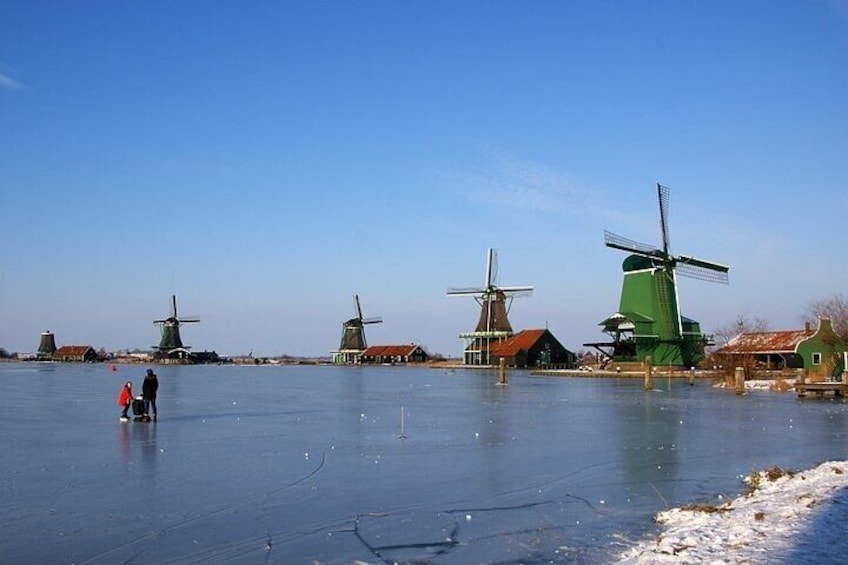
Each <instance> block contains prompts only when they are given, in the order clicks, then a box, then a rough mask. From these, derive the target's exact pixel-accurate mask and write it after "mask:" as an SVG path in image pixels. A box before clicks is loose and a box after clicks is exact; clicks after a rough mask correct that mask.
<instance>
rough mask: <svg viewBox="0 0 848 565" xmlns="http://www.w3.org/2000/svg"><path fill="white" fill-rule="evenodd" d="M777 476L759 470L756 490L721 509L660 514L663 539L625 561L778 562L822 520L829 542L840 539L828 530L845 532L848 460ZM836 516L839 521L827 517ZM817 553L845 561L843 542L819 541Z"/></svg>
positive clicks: (644, 545) (624, 557) (638, 549)
mask: <svg viewBox="0 0 848 565" xmlns="http://www.w3.org/2000/svg"><path fill="white" fill-rule="evenodd" d="M776 475H780V473H776V472H774V470H772V471H771V472H769V471H762V472H760V473H759V474H758V475H755V476H754V477H755V478H754V479H753V481H752V480H751V478H750V477H749V478H748V479H746V480H747V482H749V486H750V487H752V488H753V489H754V490H753V492H751V494H747V495H742V496H740V497H739V498H737V499H735V500H732V501H730V502H727V503H725V504H722V505H720V506H715V507H712V506H709V505H701V506H700V507H698V508H693V509H681V508H675V509H671V510H667V511H665V512H660V513H659V514H658V515H657V517H656V520H657V522H658V523H660V524H662V525H663V526H664V531H663V532H662V533H661V534H660V536H659V538H658V539H656V540H651V541H644V542H641V543H639V544H638V545H637V546H636V547H634V548H632V549H630V550H628V551H627V552H625V553H624V554H623V555H622V559H621V563H630V564H636V563H740V562H747V563H763V562H778V561H780V560H781V559H780V558H779V557H778V556H781V555H783V556H785V555H787V554H788V553H790V552H791V551H792V549H793V547H794V546H795V545H796V544H797V543H798V542H799V540H800V539H801V538H804V539H812V538H811V533H810V531H809V529H810V528H811V527H813V525H814V523H815V524H816V527H819V526H821V524H819V523H818V522H820V520H819V519H820V518H825V519H824V520H821V522H823V523H826V524H827V528H823V529H825V530H827V531H823V532H822V533H823V534H825V535H827V537H828V538H829V539H830V540H833V539H835V538H833V536H832V535H830V534H829V530H832V529H834V528H835V529H837V530H838V531H839V532H843V531H844V529H843V528H844V520H845V516H844V515H843V514H845V513H848V508H846V506H845V504H844V503H845V497H844V496H840V491H842V490H843V489H845V488H846V487H848V461H829V462H826V463H822V464H820V465H819V466H817V467H815V468H813V469H810V470H808V471H801V472H798V473H794V474H791V475H789V474H783V475H781V476H779V477H777V478H774V477H775V476H776ZM769 476H771V477H772V478H769ZM752 482H753V483H758V484H750V483H752ZM841 494H842V495H844V494H845V492H843V493H841ZM831 513H834V514H835V517H830V518H827V516H828V515H829V514H831ZM841 537H844V536H841ZM816 551H817V552H819V554H820V556H825V557H826V556H828V555H830V556H831V557H832V556H833V555H834V553H828V551H831V552H835V553H836V554H838V555H839V556H840V558H841V557H843V556H844V544H843V547H842V548H836V547H832V546H830V547H828V542H825V543H820V544H818V547H817V550H816ZM821 552H824V553H821ZM813 561H818V560H817V559H814V560H813Z"/></svg>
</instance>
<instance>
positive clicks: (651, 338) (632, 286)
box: [586, 184, 729, 367]
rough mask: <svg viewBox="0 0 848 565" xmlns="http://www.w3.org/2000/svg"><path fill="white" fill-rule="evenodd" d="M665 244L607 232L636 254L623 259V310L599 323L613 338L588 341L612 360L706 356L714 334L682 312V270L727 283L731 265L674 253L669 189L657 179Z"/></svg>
mask: <svg viewBox="0 0 848 565" xmlns="http://www.w3.org/2000/svg"><path fill="white" fill-rule="evenodd" d="M657 198H658V200H659V206H660V228H661V231H662V249H659V248H657V247H655V246H653V245H648V244H645V243H639V242H637V241H633V240H630V239H627V238H624V237H621V236H619V235H616V234H614V233H612V232H609V231H604V243H605V244H606V246H607V247H612V248H613V249H620V250H621V251H627V252H629V253H631V255H629V256H628V257H627V258H626V259H625V260H624V263H623V264H622V270H623V271H624V283H623V284H622V287H621V303H620V304H619V307H618V311H617V312H616V313H615V314H613V315H612V316H610V317H609V318H607V319H606V320H604V321H603V322H601V323H600V325H601V326H602V328H603V332H604V333H605V334H607V335H608V336H610V337H611V338H612V342H610V343H592V344H586V345H589V346H593V347H595V348H597V349H599V350H600V351H602V352H603V353H604V354H606V355H608V356H610V357H612V360H613V362H617V363H622V362H629V361H638V362H642V361H644V360H645V358H646V357H649V356H650V357H651V361H652V363H653V364H654V365H666V366H668V365H671V366H677V367H681V366H682V367H693V366H695V365H697V364H698V362H700V361H701V360H703V358H704V346H706V345H708V342H709V338H708V337H707V336H705V335H704V334H703V333H702V332H701V325H700V324H699V323H698V322H696V321H695V320H692V319H690V318H687V317H685V316H683V315H682V314H681V312H680V298H679V294H678V289H677V275H682V276H685V277H690V278H694V279H700V280H706V281H710V282H716V283H724V284H727V282H728V271H729V267H727V266H726V265H722V264H719V263H714V262H712V261H704V260H702V259H696V258H695V257H692V256H689V255H672V254H671V252H670V251H669V238H668V200H669V189H668V188H667V187H665V186H662V185H660V184H657Z"/></svg>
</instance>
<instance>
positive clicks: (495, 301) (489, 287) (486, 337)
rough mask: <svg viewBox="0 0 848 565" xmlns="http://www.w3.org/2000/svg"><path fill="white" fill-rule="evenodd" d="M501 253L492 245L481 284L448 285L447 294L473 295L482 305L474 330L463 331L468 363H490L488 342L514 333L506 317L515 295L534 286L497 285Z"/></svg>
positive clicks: (527, 292) (527, 294)
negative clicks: (449, 286)
mask: <svg viewBox="0 0 848 565" xmlns="http://www.w3.org/2000/svg"><path fill="white" fill-rule="evenodd" d="M497 277H498V254H497V251H496V250H495V249H492V248H489V251H488V254H487V256H486V279H485V282H484V284H483V286H482V287H465V288H449V289H448V291H447V295H448V296H473V297H474V300H476V301H477V304H479V305H480V318H479V320H478V321H477V327H476V328H475V329H474V331H473V332H467V333H462V334H460V335H459V337H460V338H462V339H464V340H465V341H466V346H465V364H466V365H488V364H489V345H490V344H491V342H492V341H493V340H494V341H500V340H503V339H506V338H507V337H509V336H511V335H513V333H514V332H513V331H512V326H511V325H510V323H509V319H508V318H507V316H508V314H509V311H510V309H511V307H512V300H513V298H515V297H516V296H529V295H530V294H532V292H533V287H532V286H498V285H497Z"/></svg>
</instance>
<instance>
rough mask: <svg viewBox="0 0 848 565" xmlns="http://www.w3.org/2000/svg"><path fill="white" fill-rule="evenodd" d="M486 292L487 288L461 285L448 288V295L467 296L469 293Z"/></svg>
mask: <svg viewBox="0 0 848 565" xmlns="http://www.w3.org/2000/svg"><path fill="white" fill-rule="evenodd" d="M484 292H486V289H485V288H477V287H459V288H448V291H447V295H448V296H467V295H469V294H483V293H484Z"/></svg>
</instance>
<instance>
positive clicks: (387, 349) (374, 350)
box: [362, 343, 418, 357]
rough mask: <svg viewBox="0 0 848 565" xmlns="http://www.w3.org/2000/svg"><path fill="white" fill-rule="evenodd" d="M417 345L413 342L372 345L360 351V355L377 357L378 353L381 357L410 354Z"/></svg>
mask: <svg viewBox="0 0 848 565" xmlns="http://www.w3.org/2000/svg"><path fill="white" fill-rule="evenodd" d="M417 347H418V346H417V345H416V344H414V343H408V344H406V345H372V346H370V347H368V349H366V350H365V351H363V352H362V356H363V357H377V356H378V355H382V356H383V357H395V356H398V357H403V356H405V355H412V352H413V351H415V349H416V348H417Z"/></svg>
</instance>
